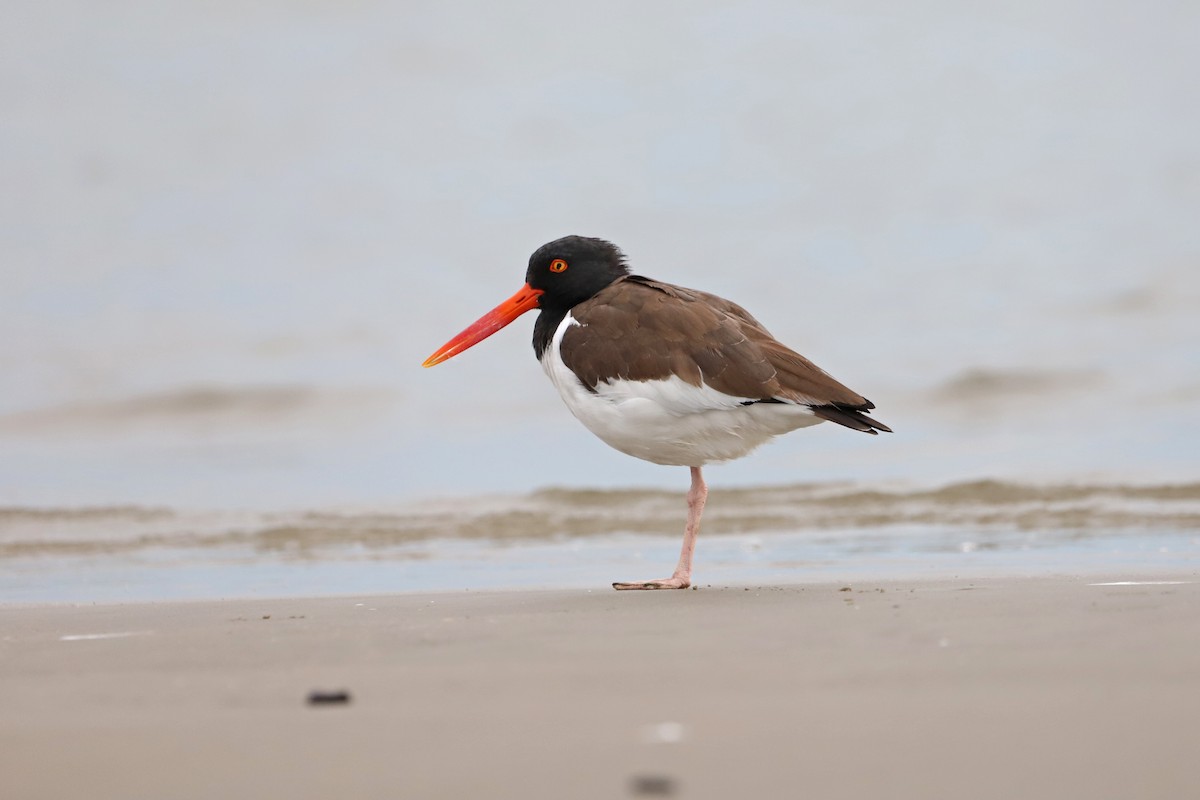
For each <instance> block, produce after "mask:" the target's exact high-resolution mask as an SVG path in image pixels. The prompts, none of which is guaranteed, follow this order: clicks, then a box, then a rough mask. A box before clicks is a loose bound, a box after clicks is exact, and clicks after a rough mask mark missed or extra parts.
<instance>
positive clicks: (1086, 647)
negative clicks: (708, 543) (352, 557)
mask: <svg viewBox="0 0 1200 800" xmlns="http://www.w3.org/2000/svg"><path fill="white" fill-rule="evenodd" d="M1142 579H1143V580H1153V581H1181V582H1182V583H1175V584H1164V583H1159V584H1154V585H1138V586H1095V585H1090V584H1096V583H1101V582H1105V581H1113V580H1123V581H1128V580H1138V578H1137V577H1130V576H1128V575H1121V576H1061V577H1055V578H1016V577H1014V578H992V579H984V580H980V579H975V580H970V581H968V580H957V579H953V580H951V579H948V580H940V581H929V580H919V581H895V582H886V583H871V584H856V585H855V586H853V587H852V589H851V590H850V591H845V590H843V588H842V586H840V585H838V584H828V583H825V584H809V585H804V586H771V587H758V588H753V587H752V588H751V589H749V590H743V589H742V588H740V587H739V588H701V589H700V590H699V591H686V592H666V593H622V594H618V593H615V592H612V591H606V590H600V589H597V590H595V591H593V592H582V591H571V592H487V593H477V592H461V593H451V594H432V595H393V596H382V597H362V598H353V597H346V598H324V599H287V600H245V601H241V600H226V601H220V602H195V603H164V604H155V603H148V604H138V605H117V606H90V607H66V606H37V607H11V606H10V607H6V608H0V640H2V641H0V654H2V658H0V781H2V783H0V789H2V791H0V795H2V796H3V797H4V798H6V800H20V799H22V798H56V799H57V798H68V797H87V798H89V800H100V799H101V798H217V797H255V798H274V797H279V798H284V797H286V798H307V797H312V798H333V797H355V798H358V797H380V798H384V797H386V798H440V797H446V798H485V797H521V798H590V797H596V798H619V797H632V796H642V797H654V796H660V797H661V796H673V797H681V798H703V797H714V798H739V797H767V798H777V797H778V798H793V797H795V798H800V797H814V798H815V797H820V798H838V797H855V798H858V797H864V798H865V797H888V798H897V797H899V798H904V797H913V798H931V797H956V798H1016V797H1020V798H1031V797H1056V798H1076V797H1079V798H1089V799H1091V798H1110V797H1111V798H1133V797H1137V798H1151V797H1163V798H1166V797H1172V798H1174V797H1194V796H1196V792H1197V791H1198V789H1197V787H1200V582H1198V581H1200V574H1198V573H1197V572H1196V571H1195V570H1187V571H1180V572H1177V573H1176V574H1173V575H1162V574H1157V575H1148V576H1144V577H1143V578H1142ZM315 689H323V690H341V689H345V690H348V691H349V692H350V694H351V701H350V703H349V704H347V705H323V706H313V705H309V704H308V703H307V702H306V698H307V697H308V695H309V693H310V692H311V691H312V690H315Z"/></svg>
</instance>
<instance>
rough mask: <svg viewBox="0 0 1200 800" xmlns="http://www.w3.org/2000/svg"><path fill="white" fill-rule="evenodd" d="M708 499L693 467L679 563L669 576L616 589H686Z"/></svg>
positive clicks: (698, 471) (620, 585)
mask: <svg viewBox="0 0 1200 800" xmlns="http://www.w3.org/2000/svg"><path fill="white" fill-rule="evenodd" d="M707 499H708V487H707V486H705V485H704V476H703V475H701V474H700V468H699V467H692V488H691V489H689V490H688V496H687V501H688V521H687V527H686V528H684V530H683V549H682V550H681V551H680V553H679V564H678V566H676V567H675V573H674V574H673V575H672V576H671V577H669V578H659V579H658V580H654V581H635V582H633V583H614V584H613V588H614V589H686V588H688V587H689V586H691V585H692V554H693V553H695V552H696V534H697V533H699V532H700V515H701V514H703V513H704V501H706V500H707Z"/></svg>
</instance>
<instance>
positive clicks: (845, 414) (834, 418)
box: [809, 402, 892, 436]
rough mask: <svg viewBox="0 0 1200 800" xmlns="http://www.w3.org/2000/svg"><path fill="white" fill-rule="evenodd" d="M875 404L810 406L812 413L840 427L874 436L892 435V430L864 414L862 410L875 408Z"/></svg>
mask: <svg viewBox="0 0 1200 800" xmlns="http://www.w3.org/2000/svg"><path fill="white" fill-rule="evenodd" d="M874 407H875V405H874V404H873V403H870V402H868V403H865V404H864V405H862V406H860V407H859V408H855V407H854V406H845V405H826V406H809V408H811V409H812V412H813V413H814V414H816V415H817V416H818V417H820V418H821V419H826V420H829V421H830V422H836V423H837V424H838V425H845V426H846V427H847V428H850V429H852V430H856V431H862V432H863V433H869V434H871V435H872V436H877V435H878V434H879V432H880V431H884V432H885V433H891V432H892V429H891V428H889V427H888V426H887V425H884V424H883V423H882V422H880V421H879V420H875V419H871V418H870V417H868V416H867V415H866V414H864V413H863V412H862V410H861V409H871V408H874Z"/></svg>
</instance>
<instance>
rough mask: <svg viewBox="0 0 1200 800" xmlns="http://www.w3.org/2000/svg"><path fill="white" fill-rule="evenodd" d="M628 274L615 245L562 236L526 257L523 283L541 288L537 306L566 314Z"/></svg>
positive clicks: (597, 240)
mask: <svg viewBox="0 0 1200 800" xmlns="http://www.w3.org/2000/svg"><path fill="white" fill-rule="evenodd" d="M628 274H629V268H628V267H626V266H625V254H624V253H622V252H621V251H620V250H619V249H618V248H617V246H616V245H615V244H613V243H612V242H606V241H605V240H603V239H592V238H589V237H586V236H564V237H563V238H561V239H555V240H554V241H553V242H550V243H549V244H544V245H542V246H541V247H539V248H538V249H537V250H536V251H534V254H533V255H531V256H530V257H529V270H528V271H527V272H526V273H525V282H526V283H528V284H529V285H530V286H531V287H533V288H534V289H541V290H542V291H543V292H545V294H543V295H542V296H541V299H540V300H539V302H538V307H539V308H541V309H542V310H543V311H549V312H551V314H552V315H555V314H554V312H561V313H565V312H566V311H568V310H570V309H571V308H572V307H574V306H577V305H579V304H580V303H582V302H583V301H584V300H587V299H589V298H591V297H594V296H595V295H596V293H597V292H599V291H600V290H601V289H603V288H604V287H606V286H608V285H609V284H610V283H612V282H613V281H615V280H617V279H618V278H621V277H623V276H625V275H628Z"/></svg>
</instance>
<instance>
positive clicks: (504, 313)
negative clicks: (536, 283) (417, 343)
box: [421, 283, 544, 367]
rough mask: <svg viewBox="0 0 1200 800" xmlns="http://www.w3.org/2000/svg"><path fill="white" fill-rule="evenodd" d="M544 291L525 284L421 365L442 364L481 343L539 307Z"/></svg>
mask: <svg viewBox="0 0 1200 800" xmlns="http://www.w3.org/2000/svg"><path fill="white" fill-rule="evenodd" d="M543 291H544V290H542V289H534V288H533V287H532V286H530V285H529V284H528V283H527V284H525V285H524V286H522V287H521V289H520V290H519V291H518V292H517V293H516V294H514V295H513V296H512V297H510V298H508V299H507V300H505V301H504V302H503V303H501V304H500V305H498V306H496V307H495V308H493V309H492V310H491V311H489V312H488V313H486V314H484V315H483V316H482V317H480V318H479V319H477V320H475V322H473V323H472V324H471V325H470V326H469V327H468V328H467V329H466V330H464V331H463V332H462V333H460V334H459V335H458V336H455V337H454V338H453V339H451V340H450V341H448V342H446V343H445V344H444V345H442V346H441V347H439V348H438V351H437V352H436V353H434V354H433V355H431V356H430V357H429V358H427V359H425V363H423V364H421V366H422V367H432V366H433V365H434V364H440V363H442V362H443V361H445V360H447V359H450V358H454V356H456V355H458V354H459V353H461V352H462V351H463V350H466V349H467V348H468V347H474V346H475V345H477V344H479V343H480V342H482V341H483V340H484V339H486V338H488V337H489V336H491V335H492V334H493V333H495V332H496V331H498V330H500V329H501V328H503V327H504V326H505V325H507V324H508V323H510V322H512V321H513V320H514V319H516V318H517V317H519V316H521V315H522V314H524V313H525V312H526V311H532V310H533V309H535V308H537V307H538V298H539V297H541V296H542V294H543Z"/></svg>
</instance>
